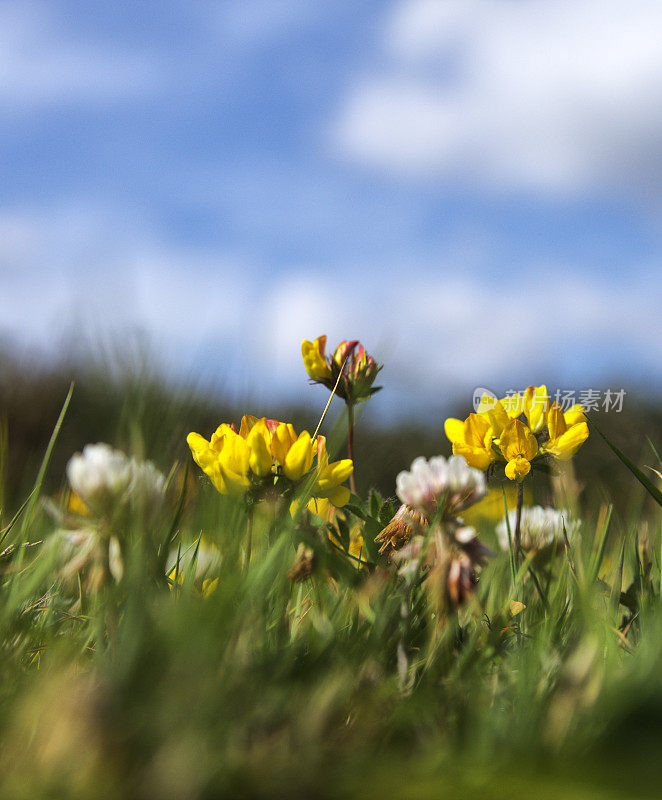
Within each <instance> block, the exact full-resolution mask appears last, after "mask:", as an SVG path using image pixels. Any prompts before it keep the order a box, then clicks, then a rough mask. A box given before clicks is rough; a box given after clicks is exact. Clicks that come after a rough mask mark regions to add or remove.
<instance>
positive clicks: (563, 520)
mask: <svg viewBox="0 0 662 800" xmlns="http://www.w3.org/2000/svg"><path fill="white" fill-rule="evenodd" d="M508 519H509V521H510V532H511V535H514V534H515V524H516V522H517V512H516V511H510V512H509V513H508ZM564 525H565V530H566V534H567V535H568V539H571V538H572V536H574V535H575V534H576V532H577V530H578V528H579V525H580V522H579V520H570V519H569V515H568V512H567V511H565V510H563V509H561V510H560V511H557V510H556V509H555V508H543V507H542V506H529V507H526V506H525V507H524V508H523V509H522V518H521V520H520V540H521V543H522V547H523V548H524V550H542V549H543V548H544V547H547V546H548V545H551V544H554V542H563V541H564V538H563V526H564ZM496 534H497V537H498V539H499V544H500V545H501V547H502V548H503V549H504V550H508V528H507V527H506V521H505V519H504V520H502V521H501V522H500V523H499V524H498V525H497V528H496Z"/></svg>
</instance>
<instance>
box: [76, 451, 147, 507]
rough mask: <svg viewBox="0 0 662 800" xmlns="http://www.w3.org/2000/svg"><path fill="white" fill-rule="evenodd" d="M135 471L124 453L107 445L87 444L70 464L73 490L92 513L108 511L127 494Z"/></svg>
mask: <svg viewBox="0 0 662 800" xmlns="http://www.w3.org/2000/svg"><path fill="white" fill-rule="evenodd" d="M131 477H132V470H131V465H130V461H129V459H128V458H127V457H126V456H125V455H124V453H121V452H119V451H118V450H113V448H112V447H111V446H110V445H107V444H86V445H85V447H84V448H83V452H82V453H76V455H74V456H72V457H71V459H70V460H69V463H68V464H67V478H68V479H69V484H70V485H71V488H72V489H73V490H74V491H75V492H76V494H78V495H80V497H81V498H82V500H83V502H84V503H85V504H86V505H87V506H89V508H90V509H91V510H92V511H105V510H107V508H108V507H109V506H110V505H111V504H113V503H114V502H117V500H118V499H119V498H121V497H122V496H123V495H125V494H126V492H127V490H128V488H129V484H130V483H131Z"/></svg>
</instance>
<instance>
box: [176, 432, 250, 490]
mask: <svg viewBox="0 0 662 800" xmlns="http://www.w3.org/2000/svg"><path fill="white" fill-rule="evenodd" d="M244 419H246V418H244ZM242 424H244V420H242ZM186 441H187V443H188V446H189V447H190V448H191V454H192V456H193V459H194V460H195V462H196V464H197V465H198V466H199V467H200V468H201V469H202V471H203V472H204V473H205V474H206V475H208V476H209V477H210V478H211V480H212V483H213V484H214V486H215V487H216V489H217V490H218V491H219V492H220V493H221V494H244V493H245V492H246V490H247V489H248V487H249V486H250V484H251V481H250V477H249V471H250V467H251V463H250V462H251V448H250V445H249V443H248V442H247V441H246V439H244V437H243V436H242V435H241V434H239V433H237V432H236V431H235V430H234V427H233V426H231V425H227V424H225V423H223V424H222V425H219V426H218V428H217V429H216V430H215V431H214V433H212V435H211V439H210V440H209V441H207V440H206V439H205V438H204V436H201V435H200V434H199V433H189V435H188V436H187V437H186Z"/></svg>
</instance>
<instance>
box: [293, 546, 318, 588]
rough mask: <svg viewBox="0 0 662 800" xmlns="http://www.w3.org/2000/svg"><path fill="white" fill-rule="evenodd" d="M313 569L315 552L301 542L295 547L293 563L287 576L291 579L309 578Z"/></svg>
mask: <svg viewBox="0 0 662 800" xmlns="http://www.w3.org/2000/svg"><path fill="white" fill-rule="evenodd" d="M314 570H315V554H314V553H313V551H312V550H311V549H310V547H306V545H305V544H304V543H303V542H301V544H300V545H299V547H298V548H297V552H296V556H295V557H294V564H292V566H291V567H290V569H289V571H288V573H287V577H288V578H289V579H290V580H291V581H293V582H296V581H305V580H308V578H310V576H311V575H312V574H313V572H314Z"/></svg>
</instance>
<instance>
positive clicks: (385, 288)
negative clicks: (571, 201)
mask: <svg viewBox="0 0 662 800" xmlns="http://www.w3.org/2000/svg"><path fill="white" fill-rule="evenodd" d="M58 208H59V210H57V211H53V210H52V209H48V208H46V209H41V210H35V209H32V210H25V209H24V210H14V211H12V212H6V213H5V214H4V215H1V216H0V336H2V337H5V338H8V339H9V340H10V341H11V340H13V341H16V342H18V343H19V344H20V345H21V346H25V345H31V346H33V347H35V348H37V349H39V350H40V351H41V352H42V353H44V354H45V355H46V356H47V357H56V356H58V355H61V354H62V353H61V350H62V347H63V346H71V345H72V343H74V344H75V342H76V340H80V341H81V342H83V346H82V347H81V349H82V351H83V352H84V351H85V346H84V344H85V343H91V344H96V345H97V346H99V345H100V346H101V347H102V348H105V349H106V350H108V351H109V352H112V350H113V342H114V341H116V342H117V341H119V342H120V343H121V342H122V340H123V337H126V333H127V331H136V332H142V333H143V334H144V335H145V337H146V340H147V342H148V343H149V344H150V345H151V347H152V350H153V352H154V353H156V354H157V355H158V358H159V359H160V363H159V366H160V368H161V369H163V370H164V371H165V372H166V374H168V375H175V376H177V377H179V378H184V379H189V380H190V379H192V380H196V379H197V380H201V379H202V380H212V381H215V382H216V383H217V385H220V384H219V381H222V382H223V389H224V390H225V391H226V392H227V391H230V392H241V393H243V394H246V393H247V394H251V395H252V396H256V395H258V396H260V397H263V398H264V399H272V398H273V397H276V398H282V397H288V398H290V399H304V400H306V399H310V400H312V401H314V400H315V399H317V398H316V396H315V394H314V393H313V394H311V393H310V392H309V391H308V390H307V389H306V386H305V376H304V374H303V372H302V366H301V357H300V345H301V340H302V339H304V338H308V339H312V338H315V337H316V336H319V335H321V334H323V333H326V334H327V335H328V340H329V347H334V346H335V345H336V344H337V343H338V342H339V341H341V340H342V339H351V338H358V339H360V340H361V341H363V342H364V343H365V345H366V346H367V347H368V349H369V350H370V351H371V352H372V353H373V354H374V355H375V357H376V358H378V359H379V360H380V361H383V362H385V363H386V369H385V371H384V373H383V375H382V382H383V383H384V384H385V385H386V386H387V387H388V391H387V392H384V393H383V395H380V398H383V399H381V400H380V403H382V404H384V407H391V408H393V407H395V406H397V407H398V408H400V410H401V411H403V412H406V411H407V409H408V408H411V407H415V408H416V407H418V408H420V407H421V404H422V403H427V404H432V403H434V404H438V405H439V406H443V404H444V403H445V402H447V401H448V399H449V398H450V397H452V396H453V394H454V393H455V392H457V391H462V392H466V391H469V390H471V389H473V387H474V386H475V385H478V384H480V385H483V386H489V387H494V388H495V389H499V388H501V389H507V388H516V387H518V386H520V385H528V384H529V383H531V382H534V383H535V382H542V381H544V380H549V381H550V382H553V381H554V380H565V381H571V380H574V381H579V382H580V384H581V385H582V386H588V385H595V384H596V383H598V385H599V382H600V381H603V380H608V379H610V378H613V377H614V370H615V369H619V370H620V371H621V373H622V375H623V376H625V377H627V378H630V379H632V380H633V381H636V380H637V379H640V378H641V375H642V374H645V376H646V379H647V380H649V381H651V382H655V381H659V380H660V379H661V378H662V373H661V371H660V366H659V365H660V363H662V343H660V341H658V340H657V339H656V338H655V337H654V335H653V332H654V331H655V330H656V329H657V327H659V325H658V319H659V309H658V302H657V293H656V291H654V288H655V287H658V286H659V278H658V277H657V276H656V275H655V273H654V272H653V271H652V270H649V271H648V272H647V270H646V269H645V268H641V269H639V270H638V271H637V275H638V278H637V279H633V278H632V277H630V278H629V279H628V280H625V279H623V280H622V281H618V280H613V281H610V282H607V281H604V280H601V279H600V278H599V276H595V277H594V278H591V277H586V276H583V277H582V279H581V280H580V281H578V280H577V274H578V272H577V270H576V269H573V268H572V265H559V264H545V265H540V264H538V265H529V269H527V270H526V271H525V270H522V271H521V273H520V278H519V280H513V278H512V277H509V278H507V279H498V278H495V279H494V280H489V279H486V278H484V277H483V278H480V277H479V276H478V274H477V273H476V270H475V268H471V267H467V260H466V258H465V255H464V253H465V251H463V250H462V248H457V247H456V248H451V249H450V250H449V252H448V254H447V256H446V258H445V261H446V262H447V265H446V268H445V270H444V271H443V272H442V271H440V270H439V269H434V268H433V267H432V265H431V264H429V263H420V264H416V263H412V262H411V261H409V262H408V263H403V262H400V261H397V260H394V261H393V262H392V263H382V264H380V269H381V273H380V274H381V278H380V277H376V273H375V271H374V270H366V269H365V268H364V269H359V268H358V267H357V266H356V265H348V266H346V267H344V268H342V269H336V270H335V271H333V272H331V271H326V272H324V271H322V270H320V269H319V268H318V267H305V268H304V267H301V268H298V267H292V268H291V269H289V270H282V271H279V272H278V273H277V274H275V273H272V274H269V272H268V271H265V270H264V269H260V270H258V269H257V267H256V266H255V265H254V264H253V263H252V261H251V260H250V259H247V258H246V257H242V256H241V255H238V254H233V253H229V252H225V251H221V250H211V251H210V250H199V249H195V248H182V247H178V246H175V245H173V243H172V242H168V241H166V240H164V239H163V238H162V237H160V236H158V235H157V234H155V233H154V231H152V230H151V229H150V226H149V225H148V224H147V223H145V222H144V221H142V222H141V221H138V220H134V221H130V220H127V219H126V218H125V217H122V216H121V215H117V214H113V213H112V212H111V211H109V210H108V209H102V208H95V207H94V206H93V205H92V204H89V205H87V206H85V207H66V206H64V205H60V206H59V207H58ZM485 247H486V248H487V249H486V250H485V252H484V253H483V257H482V258H481V259H478V261H480V262H481V263H483V262H485V263H488V262H489V246H488V245H486V246H485ZM461 265H462V266H461ZM534 267H535V268H534ZM541 274H542V275H544V276H545V279H544V281H540V280H538V278H537V276H538V275H541ZM72 337H73V338H72ZM202 372H204V373H205V374H204V376H202Z"/></svg>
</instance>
